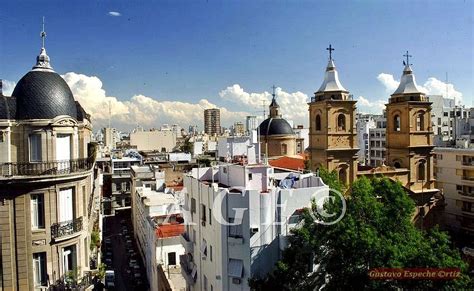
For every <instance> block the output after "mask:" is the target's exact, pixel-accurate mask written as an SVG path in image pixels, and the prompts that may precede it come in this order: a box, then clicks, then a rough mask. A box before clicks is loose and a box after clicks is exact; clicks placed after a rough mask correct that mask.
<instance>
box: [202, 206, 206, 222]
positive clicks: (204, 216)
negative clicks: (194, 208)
mask: <svg viewBox="0 0 474 291" xmlns="http://www.w3.org/2000/svg"><path fill="white" fill-rule="evenodd" d="M201 220H202V221H203V222H206V205H204V204H201Z"/></svg>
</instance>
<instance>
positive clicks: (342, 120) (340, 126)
mask: <svg viewBox="0 0 474 291" xmlns="http://www.w3.org/2000/svg"><path fill="white" fill-rule="evenodd" d="M337 130H346V116H345V115H344V114H342V113H341V114H339V115H338V116H337Z"/></svg>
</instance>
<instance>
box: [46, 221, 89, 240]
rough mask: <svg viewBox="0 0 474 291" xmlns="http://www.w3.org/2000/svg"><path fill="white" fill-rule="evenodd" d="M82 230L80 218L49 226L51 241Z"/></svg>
mask: <svg viewBox="0 0 474 291" xmlns="http://www.w3.org/2000/svg"><path fill="white" fill-rule="evenodd" d="M81 230H82V216H81V217H78V218H76V219H73V220H68V221H63V222H58V223H54V224H52V225H51V238H52V239H53V240H55V239H58V238H61V237H64V236H68V235H71V234H74V233H76V232H79V231H81Z"/></svg>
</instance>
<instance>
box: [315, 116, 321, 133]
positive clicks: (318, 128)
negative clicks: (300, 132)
mask: <svg viewBox="0 0 474 291" xmlns="http://www.w3.org/2000/svg"><path fill="white" fill-rule="evenodd" d="M316 130H317V131H320V130H321V116H320V115H319V114H318V115H316Z"/></svg>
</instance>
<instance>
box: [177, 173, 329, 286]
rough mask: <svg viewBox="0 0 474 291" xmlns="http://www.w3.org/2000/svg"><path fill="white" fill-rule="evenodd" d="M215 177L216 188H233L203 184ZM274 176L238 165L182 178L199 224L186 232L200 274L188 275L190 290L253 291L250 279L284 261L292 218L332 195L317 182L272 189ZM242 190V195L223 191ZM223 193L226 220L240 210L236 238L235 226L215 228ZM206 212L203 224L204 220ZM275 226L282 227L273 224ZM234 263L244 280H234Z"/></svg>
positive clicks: (308, 180)
mask: <svg viewBox="0 0 474 291" xmlns="http://www.w3.org/2000/svg"><path fill="white" fill-rule="evenodd" d="M280 176H283V175H280ZM212 177H214V182H215V183H219V185H221V186H222V185H227V186H229V187H228V188H226V187H224V188H222V187H221V188H217V184H215V186H213V185H212V184H211V183H209V182H202V181H211V180H212ZM275 177H276V175H274V173H273V168H271V167H268V166H253V167H252V166H249V167H243V166H237V165H221V166H220V167H219V168H218V169H212V168H202V169H199V170H198V169H193V171H192V172H191V174H190V175H187V176H185V177H184V186H185V189H186V192H187V194H186V199H185V201H186V202H185V208H186V209H191V205H192V204H194V203H193V202H192V200H193V199H194V201H195V205H196V209H195V212H194V213H192V214H191V220H192V222H193V223H195V224H194V225H187V229H186V231H187V233H188V235H189V237H190V240H191V241H192V244H193V246H194V248H193V254H192V255H193V258H194V262H193V263H194V264H195V268H196V270H197V272H196V280H195V282H194V280H193V279H192V278H190V276H188V287H189V288H190V290H211V285H212V290H250V288H249V286H248V284H247V282H248V279H250V278H252V277H255V276H263V275H264V274H266V273H267V272H269V271H270V270H271V269H272V268H273V266H274V264H275V263H276V261H277V260H278V259H279V258H280V254H281V249H283V248H284V247H285V246H286V239H285V235H286V234H288V231H289V229H290V228H291V227H292V226H293V225H289V224H288V220H289V218H290V217H291V216H292V215H294V214H295V211H296V210H297V209H301V208H304V207H308V206H310V204H311V198H312V196H313V194H314V193H315V192H318V191H319V195H323V196H327V195H328V191H329V190H328V187H327V186H325V185H324V184H323V183H322V181H321V180H320V179H319V178H317V177H314V176H311V177H307V178H305V179H304V180H301V181H298V182H297V183H296V184H295V185H294V188H293V189H279V188H276V187H274V186H273V182H272V181H273V178H275ZM196 178H199V179H200V180H201V181H199V180H198V179H196ZM239 187H240V192H239V191H237V192H234V191H231V192H230V193H227V192H221V191H225V189H227V190H229V189H235V188H239ZM220 193H225V195H223V196H222V197H223V199H222V203H218V204H216V205H222V211H221V213H222V217H223V219H225V220H226V221H230V219H231V218H235V217H237V213H239V211H241V210H239V209H243V216H242V225H241V227H240V230H241V236H234V235H233V234H235V229H233V230H232V231H231V227H229V226H227V225H221V224H219V223H217V221H216V219H215V217H214V216H215V215H219V214H220V213H216V208H213V207H214V200H215V199H216V198H217V197H218V195H219V194H220ZM217 201H221V200H217ZM216 203H217V202H216ZM279 203H285V204H286V207H285V208H282V209H278V207H277V205H278V204H279ZM216 207H217V206H216ZM209 209H211V212H212V216H211V217H210V216H209V214H210V213H209ZM203 211H204V213H205V215H206V220H205V221H203V220H202V216H203ZM275 221H276V222H280V223H281V225H275V224H273V223H272V222H275ZM203 245H206V248H205V249H206V253H207V254H206V255H204V254H203V253H202V252H201V250H203V249H204V247H203ZM211 246H212V259H211ZM234 260H236V261H234ZM231 261H232V262H241V263H242V268H243V273H242V276H241V278H234V277H232V276H231V272H232V270H231V269H229V267H232V263H231ZM206 282H207V285H206Z"/></svg>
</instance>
